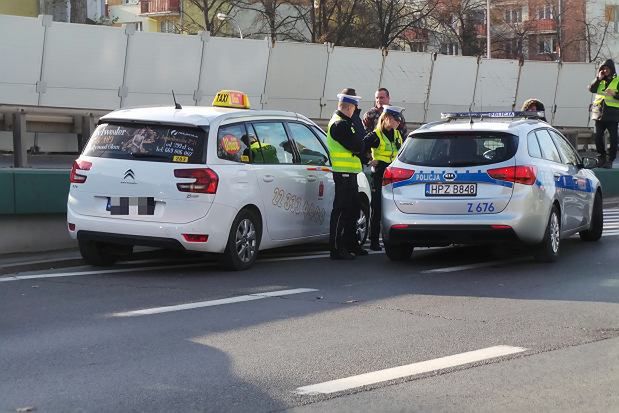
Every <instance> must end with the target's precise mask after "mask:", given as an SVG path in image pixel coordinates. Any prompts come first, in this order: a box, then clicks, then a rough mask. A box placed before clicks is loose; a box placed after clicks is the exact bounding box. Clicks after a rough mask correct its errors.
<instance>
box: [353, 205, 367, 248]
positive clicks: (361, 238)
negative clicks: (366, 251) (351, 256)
mask: <svg viewBox="0 0 619 413" xmlns="http://www.w3.org/2000/svg"><path fill="white" fill-rule="evenodd" d="M369 223H370V206H369V205H368V203H367V202H366V201H365V200H362V201H361V210H360V211H359V219H358V220H357V226H356V233H357V242H358V243H359V245H363V244H365V241H367V239H368V233H369Z"/></svg>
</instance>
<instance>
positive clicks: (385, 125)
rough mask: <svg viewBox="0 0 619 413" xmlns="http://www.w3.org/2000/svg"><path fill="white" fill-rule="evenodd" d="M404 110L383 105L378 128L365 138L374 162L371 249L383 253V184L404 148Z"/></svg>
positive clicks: (372, 165) (371, 164) (372, 164)
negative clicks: (381, 225) (389, 167)
mask: <svg viewBox="0 0 619 413" xmlns="http://www.w3.org/2000/svg"><path fill="white" fill-rule="evenodd" d="M402 110H403V108H401V107H398V106H390V105H383V112H382V114H381V115H380V117H379V118H378V122H377V125H376V128H374V130H373V131H372V132H370V133H369V134H367V135H366V136H365V138H364V139H363V140H364V146H365V147H366V148H371V150H372V160H371V161H370V166H371V167H372V174H371V177H372V201H371V204H370V205H371V207H372V212H371V215H370V249H371V250H372V251H381V250H382V248H381V246H380V243H379V242H378V238H379V236H380V221H381V217H382V203H381V202H382V187H383V186H382V182H383V174H384V173H385V169H386V168H387V166H389V164H390V163H391V162H393V160H394V159H395V157H396V155H397V154H398V150H400V147H401V146H402V135H401V134H400V131H399V130H398V126H400V124H401V122H402V119H403V118H402Z"/></svg>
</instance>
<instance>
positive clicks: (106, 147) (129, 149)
mask: <svg viewBox="0 0 619 413" xmlns="http://www.w3.org/2000/svg"><path fill="white" fill-rule="evenodd" d="M206 135H207V131H205V130H204V129H202V128H196V127H185V126H172V125H150V124H133V123H132V124H120V123H118V124H116V123H103V124H101V125H99V126H98V127H97V129H95V131H94V133H93V134H92V136H91V137H90V139H89V140H88V144H87V145H86V148H84V152H83V154H84V155H86V156H95V157H99V158H112V159H132V160H138V161H151V162H153V161H154V162H171V163H204V150H205V149H204V147H205V142H206Z"/></svg>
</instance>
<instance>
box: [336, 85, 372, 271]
mask: <svg viewBox="0 0 619 413" xmlns="http://www.w3.org/2000/svg"><path fill="white" fill-rule="evenodd" d="M337 98H338V104H337V110H336V111H335V112H334V113H333V116H332V117H331V120H330V121H329V125H328V126H327V146H328V147H329V154H330V155H331V167H332V170H333V180H334V181H335V199H334V200H333V210H332V211H331V222H330V233H329V248H330V250H331V258H332V259H335V260H352V259H354V258H355V256H359V255H367V254H368V252H367V250H365V249H363V248H361V246H360V245H359V243H358V241H357V238H356V225H357V220H358V219H359V211H360V209H361V201H360V199H359V185H358V184H357V174H358V173H359V172H361V170H362V167H361V159H360V156H361V154H362V153H363V139H362V138H361V136H362V135H360V133H361V132H362V131H358V130H357V129H356V127H355V124H356V123H357V122H354V121H353V117H354V116H355V113H359V111H358V110H357V106H358V105H359V101H360V100H361V97H359V96H357V94H356V92H355V89H351V88H346V89H344V90H342V92H341V93H339V94H338V95H337ZM357 116H358V115H357ZM357 128H358V127H357Z"/></svg>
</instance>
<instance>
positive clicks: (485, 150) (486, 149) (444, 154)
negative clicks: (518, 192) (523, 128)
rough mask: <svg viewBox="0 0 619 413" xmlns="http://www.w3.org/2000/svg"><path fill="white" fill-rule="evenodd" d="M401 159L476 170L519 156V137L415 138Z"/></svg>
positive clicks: (459, 134)
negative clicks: (475, 167)
mask: <svg viewBox="0 0 619 413" xmlns="http://www.w3.org/2000/svg"><path fill="white" fill-rule="evenodd" d="M408 139H409V140H410V142H407V145H406V146H405V147H404V148H403V150H402V152H401V153H400V155H399V156H398V159H399V160H400V161H402V162H405V163H408V164H413V165H421V166H447V167H459V166H475V165H488V164H493V163H498V162H503V161H506V160H508V159H510V158H512V157H513V156H514V155H515V154H516V149H517V148H518V137H517V136H515V135H512V134H509V133H496V132H456V133H454V132H440V133H437V132H428V133H418V134H414V135H412V136H411V137H409V138H408Z"/></svg>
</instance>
